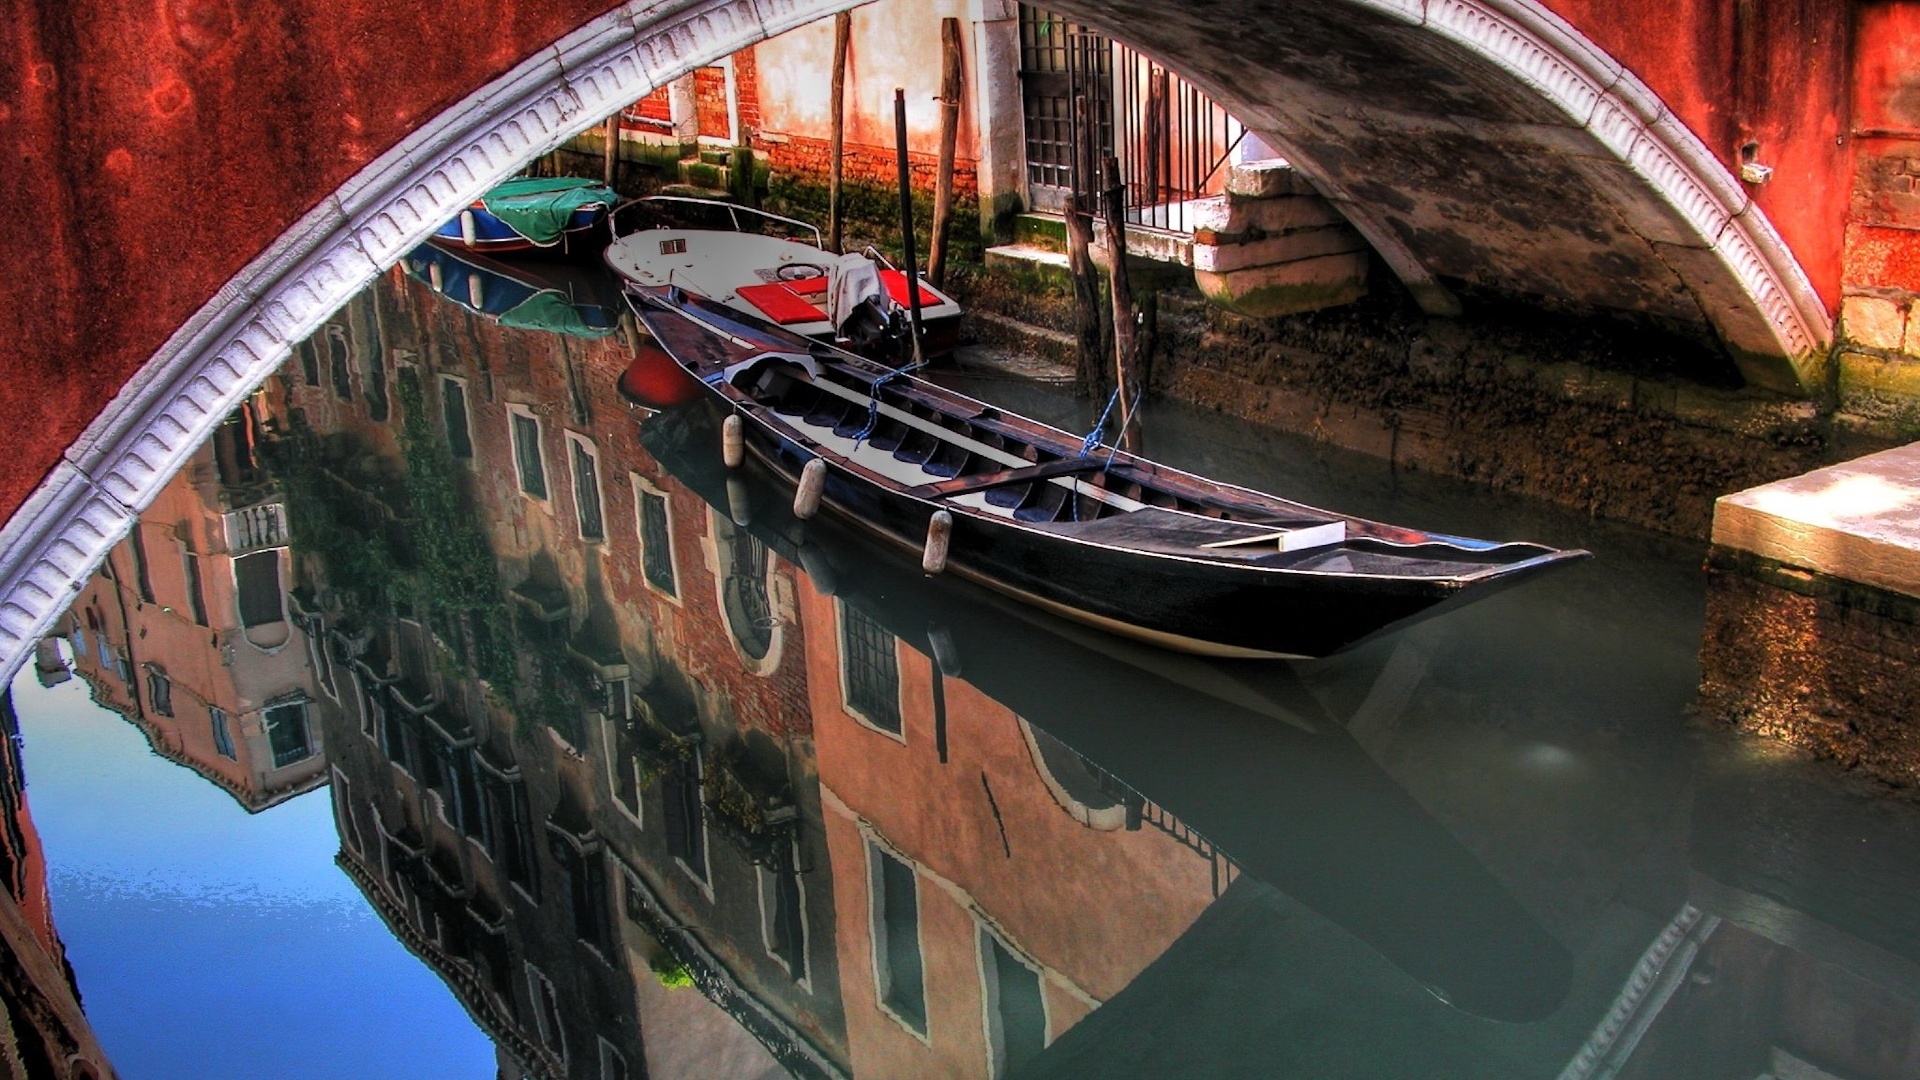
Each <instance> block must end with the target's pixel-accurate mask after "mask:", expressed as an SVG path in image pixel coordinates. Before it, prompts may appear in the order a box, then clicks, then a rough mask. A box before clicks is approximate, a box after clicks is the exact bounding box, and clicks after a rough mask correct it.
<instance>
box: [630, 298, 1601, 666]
mask: <svg viewBox="0 0 1920 1080" xmlns="http://www.w3.org/2000/svg"><path fill="white" fill-rule="evenodd" d="M629 295H631V296H632V297H633V299H634V306H635V310H636V312H637V313H638V315H639V317H640V319H641V321H642V322H643V323H644V324H645V326H646V327H647V329H648V331H649V332H650V333H651V334H652V335H653V337H654V338H655V339H656V340H657V341H658V343H659V344H660V346H661V348H663V349H664V350H665V351H666V352H667V353H668V354H669V355H671V356H672V357H673V358H674V360H675V361H677V362H678V363H679V364H680V365H681V366H682V367H683V368H685V369H686V370H687V371H688V372H689V373H691V374H692V375H693V376H694V377H695V378H696V379H698V380H699V381H700V382H701V383H702V384H703V385H705V386H706V388H707V390H708V391H709V392H710V393H711V394H712V395H713V397H714V398H715V399H716V400H717V401H718V402H720V403H721V404H723V405H724V406H725V407H726V408H727V409H729V410H730V411H731V412H732V413H733V414H734V415H736V416H737V417H738V418H739V419H738V421H737V422H734V423H730V424H729V425H728V426H729V429H730V430H731V431H734V432H737V436H736V437H737V438H738V439H739V440H740V446H741V449H742V450H750V451H751V452H752V453H753V454H754V455H755V456H757V457H758V458H760V459H761V460H762V461H763V462H764V463H765V464H766V465H767V466H768V467H770V468H771V469H772V470H773V471H774V472H775V473H777V474H778V475H780V476H781V477H783V478H784V479H785V480H786V481H787V482H789V483H792V484H793V485H795V489H796V492H795V507H796V511H798V512H801V513H802V515H803V516H807V515H809V514H811V513H812V512H813V510H814V508H815V507H816V506H817V507H820V508H824V509H826V510H828V511H830V512H833V513H836V514H838V515H840V516H843V517H845V518H846V519H848V520H849V521H851V522H853V523H855V524H856V525H858V526H860V527H861V528H863V529H866V530H868V531H869V532H871V533H873V534H874V535H876V536H879V537H881V538H883V539H885V540H887V541H889V542H890V543H892V544H894V545H895V546H898V547H901V548H905V549H908V550H911V551H918V552H920V553H921V555H922V563H923V566H924V567H925V568H926V569H927V570H929V571H930V572H949V573H953V574H956V575H958V576H960V577H964V578H967V579H970V580H973V581H976V582H978V583H980V584H982V585H985V586H987V587H989V588H992V589H995V590H998V591H1000V592H1002V593H1005V594H1007V595H1009V596H1013V597H1016V598H1018V599H1020V600H1023V601H1026V602H1028V603H1032V604H1035V605H1037V606H1039V607H1041V608H1044V609H1047V610H1050V611H1053V612H1055V613H1057V614H1061V615H1064V616H1067V617H1069V618H1073V619H1076V620H1079V621H1081V622H1084V623H1088V624H1091V625H1094V626H1098V627H1101V628H1103V629H1106V630H1110V631H1113V632H1115V633H1119V634H1123V635H1126V636H1128V637H1132V638H1135V639H1138V640H1143V641H1148V642H1152V643H1155V644H1158V645H1162V646H1165V647H1168V648H1173V649H1178V650H1182V651H1186V652H1193V653H1200V654H1205V655H1213V656H1240V657H1318V656H1325V655H1327V654H1329V653H1333V652H1336V651H1338V650H1340V649H1343V648H1346V647H1348V646H1350V645H1353V644H1354V643H1356V642H1358V641H1361V640H1363V639H1365V638H1367V637H1369V636H1371V635H1373V634H1375V633H1377V632H1379V631H1381V630H1383V629H1385V628H1387V627H1391V626H1397V625H1401V624H1404V623H1406V622H1407V621H1409V620H1412V619H1416V618H1421V617H1425V616H1428V615H1431V614H1434V613H1435V612H1437V611H1438V610H1440V609H1441V608H1442V606H1443V605H1449V604H1457V603H1460V602H1463V601H1465V600H1467V599H1470V598H1478V597H1484V596H1487V595H1490V594H1491V593H1493V592H1494V591H1496V590H1497V589H1499V588H1501V587H1504V586H1506V585H1511V584H1513V583H1515V582H1518V581H1520V580H1523V579H1525V578H1528V577H1531V576H1533V575H1535V574H1538V573H1540V572H1542V571H1544V570H1547V569H1549V568H1551V567H1554V566H1559V565H1563V564H1565V563H1568V562H1571V561H1574V560H1577V559H1581V558H1584V557H1586V555H1587V553H1586V552H1584V551H1578V550H1558V549H1554V548H1550V547H1545V546H1542V545H1539V544H1529V543H1498V542H1493V541H1487V540H1475V539H1470V538H1467V537H1460V536H1448V535H1443V534H1439V533H1430V532H1424V531H1421V530H1418V529H1411V528H1404V527H1401V526H1396V525H1388V524H1383V523H1380V522H1374V521H1368V520H1365V519H1362V518H1356V517H1349V516H1345V515H1341V514H1337V513H1333V512H1331V511H1327V510H1322V509H1318V508H1316V507H1311V506H1306V505H1303V504H1300V503H1295V502H1290V501H1288V500H1285V499H1282V498H1279V497H1277V496H1274V495H1268V494H1265V493H1262V492H1258V491H1252V490H1249V489H1246V488H1241V487H1235V486H1233V485H1229V484H1222V483H1218V482H1215V481H1212V480H1208V479H1206V478H1204V477H1200V476H1195V475H1193V474H1191V473H1186V472H1182V471H1180V470H1178V469H1173V468H1170V467H1168V466H1166V465H1161V464H1158V463H1155V462H1152V461H1148V460H1146V459H1144V458H1140V457H1138V456H1135V455H1133V454H1129V453H1127V452H1125V451H1123V450H1119V449H1116V448H1111V447H1107V446H1101V445H1095V440H1093V439H1082V438H1081V437H1080V436H1076V435H1073V434H1071V433H1069V432H1066V431H1062V430H1060V429H1058V428H1054V427H1050V426H1047V425H1045V424H1041V423H1038V422H1036V421H1033V420H1030V419H1027V418H1025V417H1022V416H1018V415H1015V414H1013V413H1009V412H1006V411H1004V410H1002V409H999V408H997V407H995V406H992V405H989V404H987V403H985V402H981V401H978V400H976V399H974V398H970V397H967V396H965V395H963V394H959V393H956V392H954V391H951V390H947V389H945V388H943V387H940V386H936V385H934V384H932V383H929V382H926V381H924V380H921V379H917V378H914V377H913V376H912V375H910V374H906V373H903V372H901V371H899V370H898V369H889V368H887V367H885V366H883V365H881V364H878V363H876V362H874V361H871V360H868V359H865V358H863V357H860V356H856V355H854V354H852V353H849V352H846V351H845V350H842V349H837V348H834V347H832V346H830V345H825V344H822V343H820V342H817V341H813V340H810V339H808V338H805V337H802V336H800V335H796V334H793V333H790V332H787V331H785V330H782V329H781V328H780V327H777V326H774V325H772V324H770V323H767V322H764V321H762V320H759V319H755V318H753V317H751V316H748V315H744V314H742V313H741V312H738V311H736V310H733V309H730V308H728V307H726V306H724V305H722V304H719V303H716V302H714V301H711V300H708V299H705V298H703V297H700V296H696V295H694V294H692V293H690V292H687V291H685V290H681V289H677V288H672V287H630V288H629ZM715 449H716V453H720V452H728V453H731V448H725V449H723V448H720V447H716V448H715ZM816 462H817V463H818V464H815V463H816Z"/></svg>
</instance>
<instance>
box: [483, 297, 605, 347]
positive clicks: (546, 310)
mask: <svg viewBox="0 0 1920 1080" xmlns="http://www.w3.org/2000/svg"><path fill="white" fill-rule="evenodd" d="M499 319H500V325H501V326H511V327H513V328H515V329H517V330H545V331H549V332H551V333H555V334H566V335H569V336H571V337H578V338H587V339H589V340H592V339H595V338H603V337H607V336H608V335H610V334H612V333H613V332H614V331H615V330H618V329H619V326H617V325H604V326H601V325H595V324H594V322H593V320H591V319H589V318H588V315H587V313H586V312H584V311H582V310H581V309H580V308H579V307H577V306H576V305H575V304H574V303H573V301H571V300H569V299H567V297H566V296H565V294H563V293H561V292H559V291H558V290H555V289H548V290H546V291H545V292H538V293H534V294H533V295H532V296H529V297H527V299H526V301H525V302H524V303H522V304H520V305H518V306H516V307H514V308H513V309H512V310H510V311H503V312H501V313H500V316H499Z"/></svg>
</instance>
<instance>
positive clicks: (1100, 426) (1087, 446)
mask: <svg viewBox="0 0 1920 1080" xmlns="http://www.w3.org/2000/svg"><path fill="white" fill-rule="evenodd" d="M1119 400H1120V388H1119V387H1117V386H1116V387H1114V388H1113V393H1111V394H1109V395H1107V407H1106V408H1104V409H1102V410H1100V419H1098V420H1095V421H1094V422H1093V430H1092V431H1089V432H1087V437H1086V438H1085V439H1083V440H1082V441H1081V443H1080V456H1081V457H1086V456H1087V455H1088V454H1091V453H1093V448H1094V447H1096V446H1099V445H1100V436H1101V435H1103V434H1105V433H1106V430H1107V417H1109V416H1112V415H1113V406H1114V405H1115V403H1117V402H1118V401H1119Z"/></svg>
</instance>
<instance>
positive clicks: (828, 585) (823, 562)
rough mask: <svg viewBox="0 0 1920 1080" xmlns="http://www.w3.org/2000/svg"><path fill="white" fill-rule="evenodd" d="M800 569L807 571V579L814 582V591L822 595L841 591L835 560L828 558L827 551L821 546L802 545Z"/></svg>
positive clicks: (831, 594) (830, 594)
mask: <svg viewBox="0 0 1920 1080" xmlns="http://www.w3.org/2000/svg"><path fill="white" fill-rule="evenodd" d="M800 569H802V570H805V571H806V572H807V580H809V581H811V582H813V591H815V592H817V593H819V594H820V595H821V596H833V595H835V594H836V593H838V592H839V591H840V581H839V578H838V577H837V576H836V575H835V574H834V570H833V560H831V559H829V558H827V553H826V552H824V551H821V550H820V549H819V547H817V546H815V545H813V544H806V543H803V544H801V545H800Z"/></svg>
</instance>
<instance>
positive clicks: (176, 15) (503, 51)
mask: <svg viewBox="0 0 1920 1080" xmlns="http://www.w3.org/2000/svg"><path fill="white" fill-rule="evenodd" d="M611 6H612V4H611V0H543V2H542V3H539V4H525V3H515V2H513V0H473V2H472V3H468V4H463V5H459V6H458V8H457V9H456V8H452V7H449V6H448V5H446V4H444V3H430V2H427V0H326V2H325V3H317V4H316V3H309V2H304V0H258V2H253V3H239V2H237V0H155V2H146V3H133V2H130V0H89V2H86V3H56V2H50V0H0V148H4V156H5V160H6V161H7V162H8V166H7V167H6V168H5V169H0V209H3V210H4V213H0V250H4V251H5V252H6V253H7V254H8V257H9V262H10V263H11V266H9V268H8V272H9V277H10V280H9V281H8V282H7V285H6V287H5V288H4V289H0V325H5V326H7V327H9V328H10V331H11V342H10V343H9V345H8V347H7V348H6V350H5V353H4V356H5V359H4V365H5V367H4V372H5V377H4V378H0V415H5V416H7V417H8V418H9V422H10V426H11V427H12V428H13V430H15V431H16V432H22V433H28V432H30V433H31V434H30V435H29V436H28V437H25V438H18V439H15V440H13V441H12V447H11V450H10V452H9V453H8V454H6V455H5V456H4V457H0V517H6V516H10V515H11V514H12V513H13V511H14V510H15V509H17V508H18V507H19V505H20V503H21V502H22V501H23V500H24V499H25V498H26V496H27V495H28V494H30V493H31V492H32V490H33V488H34V487H35V486H36V485H37V484H38V483H39V482H40V480H41V478H42V477H44V476H45V475H46V474H47V472H48V471H49V470H50V469H51V468H52V467H53V465H54V464H55V463H56V462H57V461H58V460H59V457H60V455H61V453H62V452H63V451H64V450H65V449H66V448H67V446H68V445H69V444H71V443H72V442H73V440H74V438H75V437H76V436H78V435H79V434H80V432H81V430H82V429H83V428H84V427H85V426H86V425H87V424H88V423H90V422H91V421H92V420H93V418H94V416H95V415H96V414H97V413H98V411H99V409H100V407H101V406H102V404H103V403H104V402H105V401H106V400H107V399H108V398H110V397H111V396H112V395H113V394H114V393H115V392H116V391H117V390H118V389H119V388H120V386H121V384H122V383H123V382H125V380H126V379H127V378H128V377H129V376H131V375H132V374H133V372H134V371H135V370H136V369H137V368H138V367H139V366H140V365H141V364H142V363H143V362H144V361H145V360H146V359H147V358H148V357H149V356H151V355H152V354H153V353H154V352H155V351H157V350H158V349H159V347H160V346H161V345H162V344H163V343H164V342H165V341H166V339H167V337H168V336H169V335H170V334H172V333H173V331H174V330H175V329H176V328H177V327H179V326H180V324H181V323H183V322H185V321H186V319H187V318H188V317H189V316H191V315H192V314H193V313H194V312H195V311H196V310H197V309H199V307H200V306H201V305H202V304H204V303H205V302H206V301H207V299H208V298H209V297H210V296H212V295H213V294H214V293H215V292H216V291H217V290H218V289H219V288H220V286H222V285H223V284H225V283H226V281H227V280H228V279H229V278H230V277H232V276H233V275H234V273H236V272H237V271H238V270H239V269H240V268H241V267H242V266H243V265H245V264H246V262H247V261H248V260H250V259H252V258H253V257H254V256H255V255H257V254H259V253H260V251H261V250H262V249H263V248H264V247H265V246H266V245H267V244H268V243H270V242H271V241H272V240H274V239H275V238H276V237H277V236H278V235H279V234H280V232H281V231H283V230H284V229H285V228H286V227H287V226H288V225H289V224H291V223H292V222H293V221H294V220H295V219H296V218H297V217H298V216H299V215H300V214H303V213H305V212H306V211H307V210H308V209H310V208H311V207H313V206H314V205H316V204H317V203H318V202H319V201H320V199H321V198H322V197H324V196H325V195H326V194H327V193H328V192H331V191H333V190H334V189H335V188H337V187H339V185H340V184H341V183H342V182H344V181H345V180H346V179H347V178H348V177H349V176H351V175H352V174H353V173H354V172H355V171H357V170H359V169H360V168H361V167H362V166H364V165H366V164H367V162H369V161H370V160H372V159H373V158H374V157H376V156H377V155H379V154H380V153H381V152H382V151H384V150H386V149H387V148H388V147H390V146H392V145H393V144H394V143H396V142H397V141H399V140H400V139H401V138H402V137H404V136H405V135H406V134H407V133H408V132H409V131H410V130H411V129H412V128H413V126H414V125H415V124H417V123H419V122H421V121H423V120H425V119H427V118H428V117H431V116H433V115H435V114H436V113H438V112H439V111H441V110H442V109H444V108H446V107H447V106H448V105H450V104H452V103H453V102H455V101H457V100H458V99H459V98H461V97H463V96H464V95H465V94H467V93H468V92H470V91H471V90H472V89H474V88H475V87H478V86H481V85H483V84H485V83H486V82H487V81H488V80H490V79H492V78H494V77H495V76H498V75H499V74H501V73H503V72H505V71H507V70H508V69H510V68H512V67H513V66H514V65H515V64H517V63H519V62H520V61H521V60H522V59H524V58H525V57H526V56H528V55H530V54H532V53H533V52H534V51H535V50H537V49H539V48H541V47H543V46H546V45H549V44H551V43H552V42H553V41H554V40H556V39H558V38H559V37H560V36H561V35H562V34H565V33H566V32H568V31H569V30H572V29H573V28H575V27H577V26H580V25H582V24H584V23H585V22H586V21H587V20H588V19H590V18H592V17H593V16H595V15H597V14H599V13H601V12H602V11H604V10H606V9H607V8H609V7H611Z"/></svg>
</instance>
